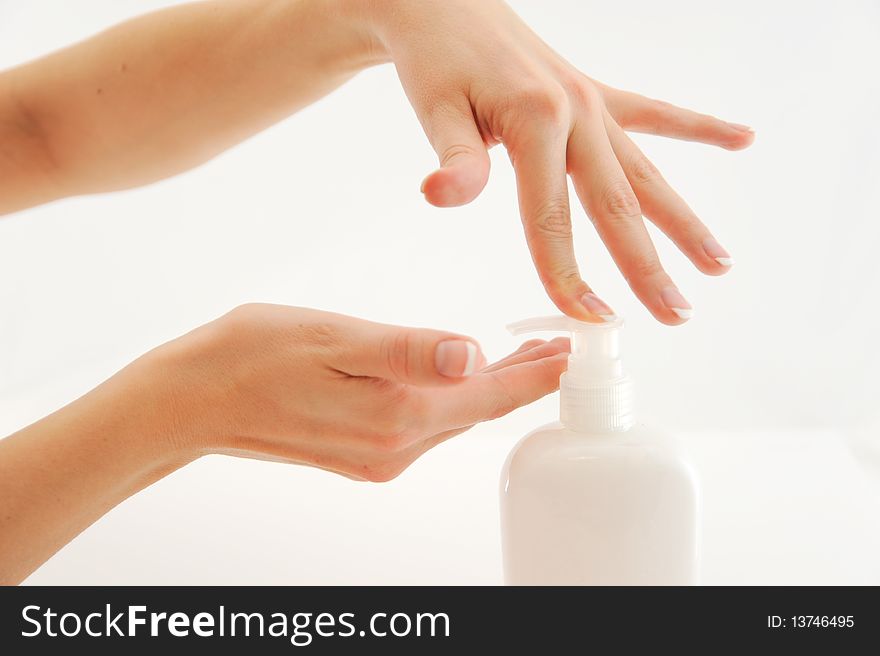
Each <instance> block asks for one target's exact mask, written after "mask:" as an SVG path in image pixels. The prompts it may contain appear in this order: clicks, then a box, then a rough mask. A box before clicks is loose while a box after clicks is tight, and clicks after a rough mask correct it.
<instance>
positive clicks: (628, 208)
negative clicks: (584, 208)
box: [601, 182, 642, 220]
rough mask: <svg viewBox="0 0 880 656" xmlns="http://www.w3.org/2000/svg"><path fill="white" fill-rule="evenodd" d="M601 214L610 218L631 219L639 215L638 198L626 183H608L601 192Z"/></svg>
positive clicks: (640, 213) (640, 212)
mask: <svg viewBox="0 0 880 656" xmlns="http://www.w3.org/2000/svg"><path fill="white" fill-rule="evenodd" d="M601 209H602V214H603V216H605V217H608V218H610V219H612V220H619V219H631V218H633V217H637V216H641V215H642V209H641V207H640V206H639V199H638V198H636V195H635V193H633V190H632V189H631V188H630V186H629V184H627V183H623V182H620V183H615V184H613V185H610V186H609V187H608V188H607V189H606V190H605V191H604V193H603V194H602V198H601Z"/></svg>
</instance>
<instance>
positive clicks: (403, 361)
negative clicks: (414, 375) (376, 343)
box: [381, 331, 418, 380]
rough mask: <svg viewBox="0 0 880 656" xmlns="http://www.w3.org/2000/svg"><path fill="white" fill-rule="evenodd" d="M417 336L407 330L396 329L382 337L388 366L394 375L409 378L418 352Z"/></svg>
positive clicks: (404, 378) (403, 378) (402, 378)
mask: <svg viewBox="0 0 880 656" xmlns="http://www.w3.org/2000/svg"><path fill="white" fill-rule="evenodd" d="M414 342H415V338H414V337H413V335H412V334H411V333H409V332H407V331H396V332H393V333H392V334H390V335H386V336H385V337H384V338H383V339H382V347H381V348H382V351H383V353H384V357H385V361H386V366H387V367H388V371H390V372H391V374H392V375H393V376H395V377H396V378H399V379H401V380H408V379H409V375H410V373H411V370H412V363H413V357H414V354H415V353H417V352H418V349H417V345H416V344H415V343H414Z"/></svg>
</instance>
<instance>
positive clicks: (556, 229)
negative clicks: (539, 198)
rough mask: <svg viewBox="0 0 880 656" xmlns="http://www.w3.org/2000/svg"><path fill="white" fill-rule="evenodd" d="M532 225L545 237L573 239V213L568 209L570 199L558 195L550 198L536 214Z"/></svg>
mask: <svg viewBox="0 0 880 656" xmlns="http://www.w3.org/2000/svg"><path fill="white" fill-rule="evenodd" d="M532 224H533V226H534V228H535V230H536V231H537V232H538V233H539V234H540V235H541V236H543V237H549V238H551V239H564V240H569V239H571V238H572V229H571V213H570V211H569V207H568V197H567V196H564V195H558V196H551V197H550V198H548V199H547V200H546V201H545V202H544V203H543V204H542V205H541V206H540V207H539V208H538V210H537V211H536V212H535V219H534V221H533V222H532Z"/></svg>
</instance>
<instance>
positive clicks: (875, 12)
mask: <svg viewBox="0 0 880 656" xmlns="http://www.w3.org/2000/svg"><path fill="white" fill-rule="evenodd" d="M167 4H173V3H169V2H145V1H143V0H138V1H134V0H112V1H111V0H91V1H90V2H78V3H75V7H74V5H73V4H72V3H70V2H65V1H63V0H34V1H32V2H27V3H23V2H13V1H11V0H0V68H4V67H10V66H14V65H16V64H17V63H20V62H23V61H26V60H27V59H30V58H33V57H36V56H38V55H40V54H42V53H45V52H48V51H50V50H52V49H55V48H57V47H59V46H61V45H65V44H67V43H70V42H73V41H76V40H78V39H82V38H84V37H86V36H88V35H90V34H91V33H93V32H95V31H97V30H99V29H101V28H102V27H105V26H108V25H110V24H113V23H115V22H118V21H119V20H121V19H124V18H127V17H130V16H133V15H136V14H138V13H141V12H143V11H145V10H146V9H148V8H150V7H159V6H162V5H167ZM512 4H513V6H514V8H515V9H517V10H518V11H519V12H520V14H521V15H522V16H523V17H524V18H525V20H526V21H527V22H528V23H529V24H531V25H532V26H533V27H534V28H535V29H536V31H537V32H538V33H539V34H540V35H541V36H542V37H544V38H545V39H546V40H547V41H548V42H550V43H551V45H553V46H554V47H555V48H556V49H557V50H558V51H559V52H560V53H561V54H563V55H564V56H565V57H567V58H568V59H569V60H570V61H572V62H573V63H575V64H576V65H578V66H579V67H580V68H582V69H583V70H584V71H585V72H587V73H588V74H590V75H592V76H594V77H596V78H597V79H600V80H602V81H604V82H606V83H608V84H611V85H613V86H618V87H622V88H629V89H632V90H635V91H639V92H641V93H644V94H647V95H651V96H655V97H659V98H663V99H665V100H669V101H671V102H674V103H676V104H680V105H684V106H688V107H692V108H695V109H698V110H701V111H706V112H709V113H714V114H717V115H719V116H722V117H723V118H727V119H729V120H733V121H738V122H742V123H747V124H750V125H753V126H754V127H755V129H756V131H757V140H756V143H755V145H754V146H753V147H752V148H751V149H749V150H747V151H743V152H739V153H729V152H726V151H722V150H716V149H712V148H710V147H707V146H700V145H695V144H685V143H676V142H672V141H666V140H662V139H659V138H653V137H645V136H640V135H636V137H635V139H636V141H637V142H638V143H639V144H640V145H641V146H642V147H643V148H644V150H645V151H646V152H647V154H648V155H649V156H650V157H651V158H652V159H653V161H654V162H655V163H656V164H657V165H658V166H659V167H660V169H661V170H662V171H663V172H664V174H665V175H666V177H667V179H668V180H669V181H670V182H671V183H672V184H673V185H674V186H675V187H676V188H677V189H678V190H679V191H680V192H681V193H682V195H683V196H684V197H685V198H686V199H687V200H688V201H689V203H690V204H691V205H692V207H693V208H694V209H695V210H696V211H697V213H698V214H699V215H700V216H701V217H702V218H703V219H704V220H705V221H706V222H707V223H708V224H709V225H710V227H712V228H713V230H714V231H715V233H716V234H717V236H718V237H719V239H720V241H721V242H722V243H723V244H724V245H725V246H726V247H727V248H728V249H729V250H730V251H731V252H732V254H733V256H734V257H735V258H736V261H737V265H736V267H735V268H734V270H733V271H732V272H731V273H730V274H729V275H728V276H725V277H723V278H705V277H702V276H701V275H700V274H699V273H698V272H696V271H695V270H694V269H693V268H692V267H691V265H690V264H689V263H688V262H687V261H686V260H685V259H684V258H683V257H682V256H681V255H680V254H678V252H677V251H676V250H675V248H674V247H672V246H671V245H670V244H669V243H667V242H666V241H665V240H664V238H663V237H662V236H658V238H657V242H658V247H659V250H660V253H661V256H662V257H663V259H664V263H665V264H666V266H667V268H668V270H669V271H670V273H671V274H672V276H673V278H675V280H676V281H677V282H678V283H679V286H680V288H681V289H682V291H683V292H684V294H685V296H686V297H687V298H688V299H689V300H690V301H691V303H692V304H693V305H694V307H695V309H696V316H695V317H694V319H692V320H691V321H690V322H689V323H688V324H687V325H685V326H683V327H679V328H667V327H664V326H661V325H660V324H658V323H657V322H656V321H654V320H653V319H652V318H651V317H650V316H649V315H648V313H647V312H646V311H645V310H644V309H643V308H642V307H641V306H640V305H639V304H638V303H637V301H636V300H635V298H634V297H633V296H632V295H631V293H630V292H629V290H628V289H627V287H626V285H625V283H624V281H623V280H622V278H621V276H620V275H619V273H618V272H617V271H616V270H615V268H614V267H613V264H612V262H611V260H610V258H609V256H608V255H607V254H606V252H605V251H604V249H603V247H602V245H601V243H600V242H599V240H598V238H597V237H596V236H595V234H594V233H593V231H592V228H591V227H590V225H589V222H588V220H587V219H586V217H585V215H584V213H583V212H582V211H580V210H579V209H578V210H575V215H574V222H575V236H576V240H577V250H578V254H579V259H580V261H581V265H582V270H583V272H584V274H585V277H586V279H587V280H588V281H589V282H590V283H591V284H592V285H593V286H594V288H595V289H596V290H597V292H598V293H599V294H600V295H601V296H602V297H603V298H606V299H607V300H609V301H610V303H611V304H612V305H613V307H614V308H615V309H616V310H617V311H618V313H620V314H622V315H624V316H625V317H626V318H627V321H628V326H627V329H626V333H625V346H626V353H627V362H628V365H629V367H630V369H631V371H632V372H633V374H634V375H635V377H636V379H637V383H638V387H639V401H640V411H641V414H642V417H643V418H644V419H645V420H647V421H649V422H650V423H653V424H655V425H661V426H664V427H667V428H669V429H673V430H677V431H680V432H682V433H683V434H684V435H685V437H686V439H687V440H688V444H689V445H690V446H691V449H692V451H693V453H694V457H695V459H696V460H697V462H698V466H699V469H700V472H701V476H702V478H703V480H704V488H705V493H706V497H705V501H706V504H705V508H706V525H705V546H706V549H705V559H704V566H705V567H704V579H705V580H706V581H708V582H719V583H736V582H769V583H777V582H791V583H809V582H835V583H847V582H874V583H876V582H880V565H878V564H875V560H876V559H875V558H872V556H871V554H872V552H875V553H876V552H877V551H878V550H880V514H878V510H880V507H878V491H880V487H878V486H877V484H876V483H877V481H878V480H880V479H878V478H877V477H878V476H880V473H878V472H880V470H878V471H873V470H872V469H871V458H872V457H874V458H876V457H877V452H876V451H875V452H872V451H871V448H872V446H871V445H872V444H875V443H874V442H872V440H878V441H880V435H876V434H874V433H872V432H871V431H870V430H868V428H867V427H870V426H872V425H878V423H877V422H878V412H877V410H876V398H877V389H878V386H877V382H876V380H875V378H876V375H875V373H874V372H875V371H877V369H878V366H880V349H878V347H877V345H876V338H875V333H876V328H877V320H878V310H877V296H878V294H877V291H878V288H880V285H878V282H880V274H878V267H877V261H878V258H877V250H878V244H880V222H878V218H880V217H878V216H877V209H876V208H877V200H878V199H877V190H878V189H880V185H878V182H880V149H878V145H880V127H878V126H880V121H878V116H880V76H878V75H877V70H876V62H878V61H880V39H878V37H880V5H878V4H877V3H876V2H873V1H871V0H864V1H861V2H859V1H856V0H850V1H847V2H838V3H833V5H831V4H828V3H821V2H793V1H791V2H774V3H767V2H752V1H741V2H737V3H735V4H733V5H731V4H730V3H711V2H699V1H696V0H694V1H684V0H669V1H666V2H662V3H657V2H651V1H649V0H639V1H637V0H630V1H624V2H604V3H600V2H563V1H561V0H557V1H553V2H540V3H538V2H525V1H519V2H513V3H512ZM832 7H833V8H832ZM291 65H295V62H292V63H291ZM492 162H493V171H492V177H491V180H490V182H489V185H488V187H487V189H486V190H485V192H484V193H483V194H482V195H481V197H480V198H479V199H478V200H477V201H475V202H474V203H472V204H471V205H469V206H467V207H464V208H459V209H455V210H440V209H436V208H432V207H430V206H428V205H427V204H426V203H425V202H424V200H423V199H422V197H421V194H420V193H419V190H418V188H419V183H420V181H421V179H422V177H423V176H424V175H425V174H427V173H428V172H429V171H431V170H432V169H433V168H434V167H435V166H436V160H435V156H434V154H433V152H432V151H431V149H430V147H429V146H428V144H427V142H426V139H425V138H424V136H423V134H422V132H421V129H420V127H419V125H418V123H417V121H416V119H415V117H414V115H413V112H412V110H411V108H410V107H409V105H408V104H407V101H406V98H405V97H404V94H403V92H402V91H401V89H400V86H399V83H398V82H397V78H396V75H395V72H394V69H393V68H392V67H390V66H386V67H382V68H377V69H373V70H369V71H366V72H365V73H363V74H361V75H360V76H358V77H357V78H356V79H355V80H353V81H352V82H350V83H349V84H347V85H346V86H345V87H344V88H342V89H340V90H338V91H337V92H335V93H334V94H332V95H331V96H329V97H328V98H325V99H324V100H322V101H320V102H318V103H317V104H315V105H314V106H312V107H310V108H308V109H306V110H304V111H302V112H301V113H299V114H298V115H296V116H294V117H292V118H291V119H289V120H287V121H285V122H284V123H282V124H280V125H278V126H276V127H274V128H272V129H270V130H268V131H266V132H265V133H263V134H261V135H259V136H257V137H255V138H253V139H251V140H250V141H248V142H246V143H245V144H243V145H241V146H239V147H237V148H235V149H233V150H232V151H230V152H228V153H226V154H224V155H223V156H221V157H219V158H217V159H216V160H214V161H212V162H210V163H209V164H207V165H205V166H203V167H201V168H199V169H197V170H195V171H192V172H189V173H187V174H185V175H182V176H179V177H177V178H175V179H173V180H169V181H165V182H162V183H159V184H156V185H152V186H150V187H147V188H144V189H139V190H134V191H129V192H124V193H118V194H112V195H107V196H101V197H89V198H78V199H71V200H65V201H63V202H59V203H55V204H53V205H50V206H47V207H42V208H38V209H34V210H30V211H26V212H22V213H20V214H18V215H14V216H12V217H8V218H4V219H2V220H0V432H2V433H9V432H12V431H14V430H16V429H17V428H20V427H22V426H24V425H26V424H27V423H29V422H30V421H33V420H36V419H38V418H39V417H41V416H43V415H45V414H47V413H48V412H50V411H52V410H54V409H56V408H57V407H59V406H60V405H63V404H64V403H66V402H67V401H69V400H71V399H73V398H75V397H76V396H77V395H79V394H81V393H83V392H85V391H86V390H87V389H89V388H91V387H92V386H94V385H95V384H96V383H98V382H99V381H101V380H102V379H104V378H106V377H107V376H108V375H110V374H111V373H112V372H113V371H115V370H116V369H118V368H119V367H121V366H123V365H124V364H125V363H127V362H128V361H130V360H131V359H133V358H135V357H137V356H138V355H140V354H141V353H142V352H144V351H146V350H148V349H150V348H151V347H153V346H155V345H157V344H159V343H162V342H163V341H167V340H168V339H171V338H173V337H175V336H177V335H179V334H180V333H183V332H185V331H187V330H189V329H191V328H192V327H194V326H196V325H199V324H201V323H204V322H206V321H209V320H211V319H213V318H215V317H216V316H218V315H220V314H222V313H224V312H226V311H227V310H229V309H231V308H232V307H234V306H235V305H237V304H240V303H243V302H248V301H267V302H277V303H286V304H291V305H303V306H311V307H317V308H323V309H328V310H333V311H337V312H342V313H346V314H352V315H358V316H362V317H365V318H369V319H373V320H377V321H384V322H388V323H401V324H410V325H421V326H431V327H438V328H447V329H451V330H456V331H461V332H465V333H468V334H471V335H474V336H475V337H477V338H478V339H480V341H481V342H482V344H483V346H484V349H485V351H486V352H487V354H489V355H490V356H492V357H495V356H500V355H502V354H503V353H506V352H507V351H509V350H510V349H512V348H513V346H514V345H515V342H514V341H513V340H512V339H511V338H510V337H509V336H507V335H506V333H505V331H504V330H503V326H504V324H505V323H507V322H509V321H512V320H515V319H519V318H523V317H526V316H531V315H536V314H547V313H549V312H551V311H552V310H553V308H552V306H551V304H550V302H549V300H547V298H546V297H545V295H544V292H543V290H542V288H541V286H540V284H539V282H538V280H537V276H536V274H535V273H534V270H533V268H532V266H531V261H530V259H529V256H528V252H527V249H526V246H525V241H524V239H523V237H522V232H521V228H520V225H519V218H518V211H517V207H516V196H515V191H514V180H513V176H512V172H511V170H510V167H509V164H508V162H507V158H506V155H505V153H504V152H503V151H502V150H501V149H495V150H494V151H493V156H492ZM0 185H2V180H0ZM655 232H656V231H655ZM555 416H556V410H555V398H549V399H545V400H544V401H542V402H539V403H537V404H535V405H534V406H531V407H529V408H526V409H523V410H521V411H518V412H517V413H514V414H513V415H512V416H510V417H507V418H504V419H502V420H499V421H497V422H495V423H493V424H492V425H490V426H482V427H478V428H477V429H475V430H473V431H472V432H471V433H468V434H466V435H465V436H463V437H460V438H458V440H457V441H455V442H453V443H450V444H448V445H444V446H443V447H441V448H439V449H437V450H436V451H435V452H432V453H430V454H428V455H427V456H426V457H425V458H424V459H423V461H421V462H420V463H417V465H416V466H415V467H413V468H412V469H411V470H409V471H408V472H406V473H405V474H404V476H403V477H401V478H400V479H399V480H397V481H394V482H393V483H391V484H389V485H385V486H367V485H356V484H353V483H350V482H349V481H344V480H337V479H336V478H334V477H332V476H330V475H328V474H325V473H323V472H315V471H307V470H303V469H297V468H290V467H284V466H280V465H273V464H266V463H255V462H243V461H237V460H231V459H221V458H209V459H206V460H203V461H202V462H199V463H196V464H195V465H193V466H190V467H189V468H187V469H186V470H184V471H181V472H178V473H177V474H175V475H173V476H172V477H170V478H169V479H167V480H165V481H163V482H161V483H159V484H157V485H156V486H154V487H153V488H151V489H150V490H147V491H146V492H145V493H143V494H141V495H140V496H138V497H137V498H135V499H132V500H130V501H129V502H126V503H125V504H123V505H122V506H120V507H119V508H118V509H116V510H115V511H113V512H112V513H111V514H110V515H108V516H107V517H106V518H105V519H103V520H102V521H101V522H99V523H98V524H97V525H96V526H95V527H93V528H92V529H89V530H88V531H86V533H84V534H83V535H82V536H81V537H80V538H79V539H77V540H76V541H75V542H74V543H73V544H71V545H70V546H69V547H68V548H66V549H65V550H64V551H62V552H61V553H60V554H59V555H58V556H56V557H55V558H54V559H53V560H52V561H50V563H49V564H47V566H46V567H44V568H43V569H42V570H40V571H39V572H38V573H37V574H35V575H34V576H33V577H32V578H31V581H32V582H35V583H74V582H79V583H225V582H229V583H337V582H338V583H367V582H369V583H383V582H387V583H410V582H416V583H444V582H448V583H468V582H473V583H494V582H497V581H498V576H499V566H498V553H497V548H498V539H497V515H496V498H495V495H496V489H495V488H496V485H497V476H498V471H499V469H500V466H501V463H502V461H503V458H504V454H505V453H506V452H507V451H508V450H509V449H510V447H511V446H512V445H513V444H514V443H515V441H516V440H517V439H518V438H519V437H520V436H522V435H523V434H524V433H525V432H527V431H528V430H529V429H531V428H533V427H535V426H536V425H538V424H540V423H543V422H545V421H548V420H552V419H554V418H555ZM851 447H856V449H855V450H856V453H857V455H858V459H856V458H854V457H853V453H852V451H853V450H852V449H851ZM862 465H864V466H862ZM771 510H772V511H774V513H775V514H771V512H770V511H771Z"/></svg>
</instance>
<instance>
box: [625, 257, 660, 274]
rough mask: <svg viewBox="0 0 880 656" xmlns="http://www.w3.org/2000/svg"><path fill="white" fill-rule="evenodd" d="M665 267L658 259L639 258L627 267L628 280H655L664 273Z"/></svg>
mask: <svg viewBox="0 0 880 656" xmlns="http://www.w3.org/2000/svg"><path fill="white" fill-rule="evenodd" d="M662 271H663V267H662V266H661V265H660V262H659V260H657V258H656V257H648V256H643V257H637V258H635V259H634V260H632V261H631V262H630V263H629V266H628V267H627V273H626V278H627V280H634V279H646V278H653V277H654V276H656V275H657V274H659V273H662Z"/></svg>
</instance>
